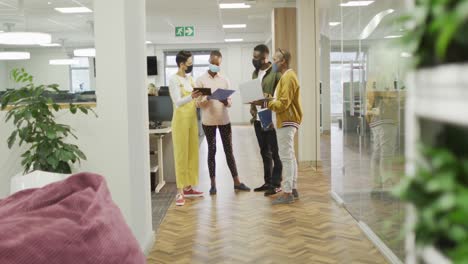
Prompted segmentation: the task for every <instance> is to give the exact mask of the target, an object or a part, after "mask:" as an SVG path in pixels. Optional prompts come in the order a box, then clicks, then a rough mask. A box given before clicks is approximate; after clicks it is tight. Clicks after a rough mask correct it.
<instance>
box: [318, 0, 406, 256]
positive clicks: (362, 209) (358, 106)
mask: <svg viewBox="0 0 468 264" xmlns="http://www.w3.org/2000/svg"><path fill="white" fill-rule="evenodd" d="M321 8H322V19H321V21H322V22H321V23H322V25H321V34H322V37H325V38H327V39H329V40H330V41H329V42H328V43H330V44H329V45H330V47H321V50H329V51H330V56H329V57H330V64H329V67H330V68H329V70H330V89H331V98H330V100H331V105H330V107H331V114H332V116H333V118H332V119H331V120H333V122H332V125H331V146H332V149H331V157H332V158H331V173H332V191H333V193H334V196H335V198H338V199H341V200H342V201H343V202H344V206H345V208H346V209H347V210H348V211H349V213H350V214H351V215H352V216H353V217H355V218H356V220H357V221H359V223H360V225H361V227H363V228H364V229H365V230H369V231H371V232H373V233H374V234H376V235H377V236H378V237H379V238H380V239H381V240H382V241H383V242H384V244H385V245H386V246H387V247H388V248H390V250H391V251H392V252H393V253H394V254H395V255H396V256H397V257H398V258H399V259H404V248H403V247H404V243H403V239H402V237H401V236H400V231H401V229H402V225H403V221H404V206H403V204H402V203H400V202H399V201H398V200H397V199H395V198H393V197H392V196H391V194H390V190H391V189H392V188H393V187H394V186H395V185H396V184H397V183H398V181H399V177H400V176H401V175H402V174H403V173H404V144H403V143H404V136H405V135H404V119H403V116H404V100H405V94H406V92H405V84H404V80H405V76H406V74H407V72H408V71H407V69H408V63H409V60H408V56H409V54H408V53H407V52H405V51H404V50H402V48H401V46H400V45H399V44H398V40H399V38H400V37H401V35H402V34H403V33H404V32H402V30H401V27H400V26H399V24H398V23H397V22H396V19H397V18H398V17H399V16H400V15H402V14H403V12H404V10H405V0H395V1H387V0H376V1H346V0H341V1H340V0H333V1H329V2H328V1H327V4H325V6H322V7H321ZM321 43H324V42H321ZM322 45H323V44H322Z"/></svg>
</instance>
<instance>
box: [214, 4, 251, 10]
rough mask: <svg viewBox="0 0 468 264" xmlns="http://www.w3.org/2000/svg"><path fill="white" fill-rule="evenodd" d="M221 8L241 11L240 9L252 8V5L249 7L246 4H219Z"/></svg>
mask: <svg viewBox="0 0 468 264" xmlns="http://www.w3.org/2000/svg"><path fill="white" fill-rule="evenodd" d="M219 8H221V9H239V8H250V5H247V4H245V3H229V4H227V3H225V4H219Z"/></svg>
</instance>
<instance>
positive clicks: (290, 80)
mask: <svg viewBox="0 0 468 264" xmlns="http://www.w3.org/2000/svg"><path fill="white" fill-rule="evenodd" d="M290 61H291V53H289V52H288V51H286V50H282V49H278V50H277V51H276V53H275V55H274V56H273V70H274V71H278V72H281V74H282V77H281V79H280V81H279V83H278V86H277V87H276V92H275V96H274V98H275V99H274V100H273V101H270V102H265V103H264V106H265V107H268V108H269V109H270V110H272V111H273V112H275V116H276V124H275V126H276V128H277V132H276V135H277V138H278V150H279V156H280V159H281V162H282V163H283V194H282V195H281V196H279V197H278V198H276V199H275V200H274V201H273V202H272V203H273V204H274V205H276V204H290V203H293V202H294V200H295V199H298V198H299V193H298V192H297V176H298V165H297V160H296V154H295V153H294V135H295V134H296V132H297V130H298V129H299V126H300V125H301V123H302V106H301V93H300V87H299V81H298V79H297V76H296V73H295V72H294V71H293V70H291V69H290V68H289V62H290Z"/></svg>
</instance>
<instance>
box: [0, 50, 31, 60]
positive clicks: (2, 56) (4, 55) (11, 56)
mask: <svg viewBox="0 0 468 264" xmlns="http://www.w3.org/2000/svg"><path fill="white" fill-rule="evenodd" d="M30 58H31V54H30V53H29V52H12V51H8V52H7V51H5V52H0V60H29V59H30Z"/></svg>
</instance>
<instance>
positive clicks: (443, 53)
mask: <svg viewBox="0 0 468 264" xmlns="http://www.w3.org/2000/svg"><path fill="white" fill-rule="evenodd" d="M403 20H404V21H406V24H407V27H408V29H409V30H408V33H407V34H406V35H405V36H404V42H405V43H406V44H408V45H409V46H410V48H411V49H412V50H413V54H414V56H415V58H416V67H418V68H424V67H433V66H436V65H440V64H447V63H461V62H468V0H416V7H415V9H413V10H411V14H410V15H408V16H407V17H405V18H404V19H403Z"/></svg>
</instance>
